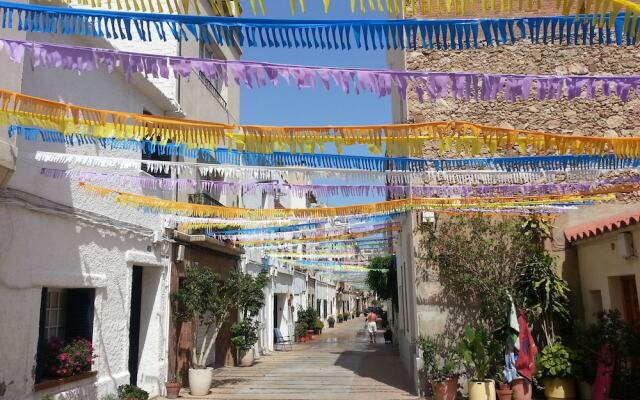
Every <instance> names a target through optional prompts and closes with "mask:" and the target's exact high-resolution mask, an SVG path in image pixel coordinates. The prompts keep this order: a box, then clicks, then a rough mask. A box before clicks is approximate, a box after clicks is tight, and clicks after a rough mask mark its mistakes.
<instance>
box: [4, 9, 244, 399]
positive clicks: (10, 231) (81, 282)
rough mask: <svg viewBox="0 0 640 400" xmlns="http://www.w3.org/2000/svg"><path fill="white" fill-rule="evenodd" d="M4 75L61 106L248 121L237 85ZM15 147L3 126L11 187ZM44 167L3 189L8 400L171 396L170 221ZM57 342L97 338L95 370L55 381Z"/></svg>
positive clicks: (44, 146) (166, 47)
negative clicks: (53, 347) (49, 352)
mask: <svg viewBox="0 0 640 400" xmlns="http://www.w3.org/2000/svg"><path fill="white" fill-rule="evenodd" d="M203 6H204V3H203ZM207 7H208V5H207ZM205 9H206V7H205ZM3 37H11V38H18V39H21V40H29V41H31V40H33V41H43V42H55V43H64V44H66V45H76V46H92V47H105V48H119V49H126V50H130V51H138V52H146V53H161V54H166V55H182V56H191V57H198V56H215V57H216V58H228V59H237V58H238V57H239V55H240V54H239V52H238V51H236V50H230V49H226V48H209V47H208V46H207V47H205V46H200V44H198V43H197V42H195V41H193V40H191V41H189V42H185V43H181V42H177V41H168V42H161V41H158V42H155V43H151V44H147V43H141V42H137V41H133V42H128V41H114V40H110V41H108V40H96V39H91V40H89V39H85V38H79V37H70V36H52V35H45V34H38V33H18V32H7V31H3ZM0 70H2V71H3V73H2V74H0V87H2V88H4V89H8V90H13V91H16V92H21V93H24V94H28V95H32V96H37V97H43V98H47V99H50V100H54V101H64V102H69V103H73V104H77V105H82V106H88V107H94V108H103V109H109V110H117V111H127V112H134V113H149V114H155V115H164V116H173V117H188V118H190V119H200V120H209V121H220V122H237V121H238V119H239V89H238V87H237V86H235V84H234V83H233V82H232V83H231V86H230V87H229V88H223V87H222V85H221V83H220V82H209V81H208V80H206V79H205V78H203V77H200V76H197V75H194V76H192V77H190V78H186V79H169V80H153V79H146V78H144V77H142V76H139V75H138V76H133V77H132V79H131V81H130V82H127V81H125V79H124V77H123V75H122V74H121V73H120V72H118V71H115V72H114V73H113V74H111V75H110V74H108V73H107V72H105V71H96V72H92V73H86V74H83V75H82V76H78V74H77V73H75V72H72V71H64V70H59V69H51V70H49V69H37V70H35V71H34V70H32V69H31V68H30V66H28V65H16V64H13V63H10V62H9V61H7V60H6V59H5V58H2V59H0ZM15 142H16V139H15V138H13V139H9V138H8V136H7V132H6V130H5V129H4V128H0V183H2V181H3V177H6V171H7V170H10V169H12V165H11V164H12V162H11V160H12V156H11V154H12V153H11V150H9V151H7V148H8V147H9V148H10V146H7V145H6V144H5V143H15ZM17 148H18V150H19V152H20V153H21V154H27V153H32V152H35V151H37V150H44V151H53V152H64V153H74V154H83V155H100V156H113V157H130V158H141V154H140V153H134V152H127V151H110V150H106V149H101V148H98V147H94V146H78V147H66V146H65V145H62V144H52V143H44V142H27V141H25V140H23V139H20V138H18V139H17ZM7 152H9V156H7ZM151 157H152V158H153V157H154V156H153V155H152V156H151ZM40 167H41V165H39V164H38V163H37V162H35V161H34V160H33V159H31V160H30V159H29V158H28V157H19V158H18V160H17V165H16V167H15V173H14V174H13V176H12V177H11V179H10V180H9V182H8V188H7V189H6V190H3V191H0V215H1V216H2V220H3V221H5V223H4V224H3V227H2V229H0V315H2V318H1V319H0V331H2V332H3V334H2V335H1V337H0V354H2V356H3V360H5V361H6V362H7V363H9V364H8V365H11V367H10V368H2V369H0V385H2V387H3V391H2V394H1V395H0V398H6V399H41V398H42V397H43V396H44V395H46V394H49V393H52V394H57V395H56V397H55V398H56V399H62V398H86V399H99V398H101V397H102V396H104V395H107V394H111V393H114V392H115V389H116V387H117V386H118V385H120V384H124V383H134V384H137V385H138V386H140V387H142V388H143V389H145V390H147V391H149V392H150V393H151V394H152V395H157V394H161V393H162V392H163V390H164V382H165V381H166V380H167V376H166V375H167V349H168V346H169V343H168V339H167V338H168V329H169V318H168V311H169V301H168V291H169V276H170V270H169V268H170V265H171V263H170V257H171V254H170V253H171V251H170V248H171V247H170V246H169V245H168V243H166V241H164V240H158V239H159V238H161V237H162V235H161V233H162V232H164V229H163V227H162V226H161V220H160V218H159V217H157V216H154V215H151V214H145V213H143V212H140V211H137V210H133V209H129V208H125V207H120V206H117V205H115V203H114V202H113V201H112V200H109V199H101V198H96V197H94V196H91V195H89V194H88V193H86V192H85V191H83V190H81V189H78V187H77V186H76V184H75V183H72V182H67V181H64V180H55V181H54V180H50V179H48V178H45V177H43V176H41V175H40ZM69 168H71V167H69ZM83 169H88V168H83ZM131 172H135V173H138V174H143V175H144V174H146V172H144V171H142V170H137V171H128V173H129V174H131ZM107 186H108V185H107ZM126 190H127V191H129V192H133V193H139V194H145V195H151V196H153V195H156V196H159V195H163V196H165V197H166V198H174V199H181V200H186V197H187V196H186V195H187V194H188V193H169V192H164V193H162V194H160V193H154V192H152V191H150V190H147V189H143V188H142V187H135V186H132V187H127V188H126ZM154 232H159V233H160V234H156V235H154ZM154 238H155V239H154ZM16 305H19V306H16ZM53 336H59V337H62V338H67V339H69V338H72V337H75V336H83V337H86V338H88V339H90V340H91V341H92V344H93V346H94V349H95V353H96V355H97V358H96V360H95V364H94V365H93V368H92V372H91V373H88V374H85V375H83V377H82V379H79V380H74V381H73V382H67V381H64V380H63V381H54V380H52V379H47V377H46V375H44V373H43V370H42V351H43V349H44V346H45V345H46V343H47V340H48V339H49V338H51V337H53ZM39 349H40V351H39Z"/></svg>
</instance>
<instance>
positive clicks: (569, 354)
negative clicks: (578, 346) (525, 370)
mask: <svg viewBox="0 0 640 400" xmlns="http://www.w3.org/2000/svg"><path fill="white" fill-rule="evenodd" d="M575 362H576V355H575V353H574V352H573V350H571V349H569V348H568V347H566V346H565V345H563V344H562V343H561V342H560V341H559V340H557V341H556V342H555V343H553V344H551V345H549V346H547V347H545V348H544V349H542V351H541V352H540V355H539V356H538V358H537V360H536V366H537V368H536V376H537V377H538V378H569V377H572V376H573V373H574V365H575Z"/></svg>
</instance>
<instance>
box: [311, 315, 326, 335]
mask: <svg viewBox="0 0 640 400" xmlns="http://www.w3.org/2000/svg"><path fill="white" fill-rule="evenodd" d="M322 328H324V323H323V322H322V321H321V320H320V319H316V320H315V321H314V323H313V334H314V335H319V334H321V333H322Z"/></svg>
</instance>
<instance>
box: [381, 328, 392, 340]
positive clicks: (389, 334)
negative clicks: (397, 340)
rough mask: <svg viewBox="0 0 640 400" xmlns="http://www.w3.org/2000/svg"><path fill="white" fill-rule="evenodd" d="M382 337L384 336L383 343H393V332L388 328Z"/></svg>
mask: <svg viewBox="0 0 640 400" xmlns="http://www.w3.org/2000/svg"><path fill="white" fill-rule="evenodd" d="M382 336H384V342H385V343H393V331H392V330H391V329H390V328H387V329H386V330H385V331H384V333H383V334H382Z"/></svg>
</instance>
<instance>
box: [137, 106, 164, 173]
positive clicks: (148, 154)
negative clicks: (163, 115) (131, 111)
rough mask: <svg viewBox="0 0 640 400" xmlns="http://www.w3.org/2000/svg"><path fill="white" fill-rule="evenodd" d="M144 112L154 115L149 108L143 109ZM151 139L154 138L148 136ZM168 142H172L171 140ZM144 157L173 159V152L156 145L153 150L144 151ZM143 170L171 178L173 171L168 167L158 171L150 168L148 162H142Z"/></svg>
mask: <svg viewBox="0 0 640 400" xmlns="http://www.w3.org/2000/svg"><path fill="white" fill-rule="evenodd" d="M142 114H144V115H153V114H151V113H150V112H149V111H147V110H142ZM151 139H152V138H150V137H147V140H151ZM156 140H159V138H156ZM168 143H171V141H169V142H168ZM142 159H143V160H149V161H171V154H168V153H165V152H163V151H162V150H161V149H160V148H159V147H158V146H156V147H155V148H154V151H153V152H148V151H143V152H142ZM142 170H143V171H144V172H146V173H147V174H149V175H152V176H155V177H156V178H171V171H169V170H168V169H167V170H161V171H156V170H155V169H154V168H149V166H148V165H147V164H142Z"/></svg>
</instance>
